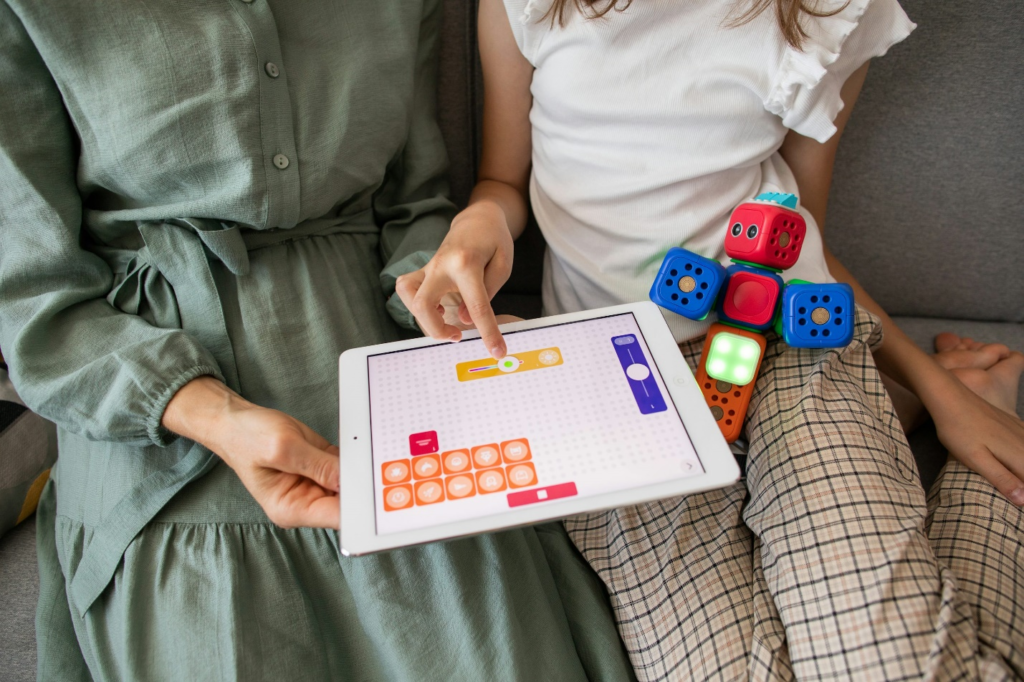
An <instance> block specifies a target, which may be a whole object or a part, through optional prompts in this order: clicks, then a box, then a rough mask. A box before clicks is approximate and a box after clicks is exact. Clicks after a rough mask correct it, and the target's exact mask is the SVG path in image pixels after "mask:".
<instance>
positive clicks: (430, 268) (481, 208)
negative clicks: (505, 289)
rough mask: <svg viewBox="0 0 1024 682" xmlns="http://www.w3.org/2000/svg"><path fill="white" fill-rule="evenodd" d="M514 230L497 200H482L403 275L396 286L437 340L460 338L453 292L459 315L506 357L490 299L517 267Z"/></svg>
mask: <svg viewBox="0 0 1024 682" xmlns="http://www.w3.org/2000/svg"><path fill="white" fill-rule="evenodd" d="M512 248H513V247H512V234H511V233H510V231H509V226H508V223H507V222H506V220H505V212H504V211H503V210H502V208H501V207H500V206H499V205H498V204H497V203H495V202H491V201H478V202H476V203H473V204H471V205H470V206H469V208H467V209H466V210H464V211H462V212H461V213H459V214H458V215H457V216H455V220H453V221H452V227H451V230H450V231H449V232H448V236H447V237H445V240H444V242H442V244H441V248H439V249H438V250H437V253H436V254H435V255H434V257H433V258H432V259H430V262H429V263H427V264H426V265H425V266H424V267H423V268H421V269H419V270H417V271H416V272H412V273H409V274H408V275H403V276H401V277H399V278H398V282H397V284H396V285H395V291H396V293H398V295H399V296H400V297H401V299H402V302H403V303H405V305H406V307H407V308H409V310H410V311H411V312H412V314H413V315H415V316H416V321H417V322H418V323H419V325H420V327H421V328H422V329H423V331H424V332H426V333H427V334H428V335H429V336H431V337H432V338H435V339H447V340H449V341H458V340H459V339H461V338H462V331H461V329H460V328H459V326H457V325H455V324H451V323H449V322H447V321H445V319H444V312H445V310H444V302H445V300H450V299H451V298H452V297H453V295H454V296H455V297H456V298H455V300H457V301H459V302H458V318H459V320H460V321H461V322H462V324H463V325H467V326H468V325H473V326H475V327H476V328H477V329H479V330H480V336H481V338H482V339H483V341H484V345H485V346H486V347H487V350H488V351H489V352H490V353H491V355H493V356H494V357H495V358H496V359H501V358H503V357H504V356H505V352H506V347H505V340H504V339H503V338H502V337H501V332H500V331H498V321H497V320H496V319H495V315H494V310H493V309H492V308H491V299H492V298H493V297H494V294H496V293H497V292H498V289H500V288H501V285H503V284H504V283H505V282H506V281H507V280H508V276H509V274H510V273H511V272H512Z"/></svg>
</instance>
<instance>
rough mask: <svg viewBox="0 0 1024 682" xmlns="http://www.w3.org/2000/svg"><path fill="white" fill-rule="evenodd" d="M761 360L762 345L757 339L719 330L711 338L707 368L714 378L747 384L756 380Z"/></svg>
mask: <svg viewBox="0 0 1024 682" xmlns="http://www.w3.org/2000/svg"><path fill="white" fill-rule="evenodd" d="M760 360H761V346H759V345H758V343H757V341H754V340H753V339H748V338H746V337H745V336H739V335H738V334H730V333H729V332H719V333H718V334H717V335H715V338H713V339H712V340H711V348H710V349H709V350H708V361H707V366H706V367H705V369H706V370H707V373H708V376H709V377H711V378H713V379H720V380H721V381H727V382H729V383H730V384H736V385H737V386H746V385H747V384H749V383H750V382H751V381H753V380H754V372H755V371H757V363H758V362H759V361H760Z"/></svg>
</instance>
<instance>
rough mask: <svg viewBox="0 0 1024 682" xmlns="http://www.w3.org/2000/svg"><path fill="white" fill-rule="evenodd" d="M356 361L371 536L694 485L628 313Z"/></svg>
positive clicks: (694, 464) (677, 425)
mask: <svg viewBox="0 0 1024 682" xmlns="http://www.w3.org/2000/svg"><path fill="white" fill-rule="evenodd" d="M505 341H506V344H507V346H508V355H507V356H506V357H505V358H503V359H502V360H501V361H500V362H499V361H496V360H494V359H493V358H491V357H489V355H488V353H487V350H486V349H485V348H484V345H483V342H482V341H480V339H473V340H469V341H463V342H461V343H454V344H439V345H433V346H427V347H424V348H415V349H411V350H403V351H396V352H391V353H384V354H380V355H371V356H369V357H368V358H367V363H368V373H369V389H370V437H371V449H372V453H373V463H374V467H373V469H374V488H375V496H374V497H375V506H376V529H377V534H378V535H382V534H386V533H396V532H402V531H408V530H414V529H418V528H425V527H430V526H435V525H440V524H445V523H451V522H455V521H462V520H465V519H467V518H476V517H480V516H489V515H493V514H500V513H502V512H504V511H508V510H509V509H514V508H517V507H521V506H523V505H532V504H544V503H545V502H550V501H553V500H558V499H564V498H567V497H583V496H593V495H597V494H602V493H607V492H613V491H618V490H624V489H627V488H635V487H639V486H643V485H650V484H654V483H660V482H663V481H665V480H668V479H673V478H680V477H685V476H696V475H699V474H701V473H703V471H704V469H703V467H702V466H701V463H700V460H699V459H698V457H697V453H696V451H695V450H694V447H693V444H692V443H691V442H690V438H689V437H688V436H687V433H686V429H685V427H684V426H683V422H682V419H681V418H680V416H679V414H678V412H677V411H676V407H675V405H674V404H673V403H672V400H671V399H670V398H669V396H668V392H667V391H666V390H665V384H664V381H663V380H662V376H661V373H660V372H659V371H658V368H657V366H656V365H655V363H654V361H653V359H652V356H651V353H650V350H649V349H648V347H647V344H646V342H645V340H644V337H643V335H642V334H641V332H640V327H639V325H638V324H637V322H636V319H635V318H634V317H633V314H632V313H625V314H619V315H612V316H609V317H602V318H598V319H592V320H584V321H580V322H570V323H565V324H560V325H555V326H551V327H544V328H542V329H530V330H526V331H519V332H511V333H507V334H505Z"/></svg>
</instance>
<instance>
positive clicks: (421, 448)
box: [409, 431, 438, 455]
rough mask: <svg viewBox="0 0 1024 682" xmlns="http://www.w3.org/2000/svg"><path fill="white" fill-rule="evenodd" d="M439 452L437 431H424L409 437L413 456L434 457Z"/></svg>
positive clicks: (410, 450)
mask: <svg viewBox="0 0 1024 682" xmlns="http://www.w3.org/2000/svg"><path fill="white" fill-rule="evenodd" d="M437 451H438V450H437V431H424V432H422V433H414V434H412V435H411V436H409V452H411V453H412V454H413V455H432V454H434V453H435V452H437Z"/></svg>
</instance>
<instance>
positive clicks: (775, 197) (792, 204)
mask: <svg viewBox="0 0 1024 682" xmlns="http://www.w3.org/2000/svg"><path fill="white" fill-rule="evenodd" d="M754 201H770V202H772V203H775V204H778V205H779V206H785V207H786V208H791V209H793V210H794V211H795V210H796V205H797V202H798V201H799V199H797V196H796V195H795V194H783V193H782V192H765V193H764V194H759V195H757V197H756V198H755V199H754Z"/></svg>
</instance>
